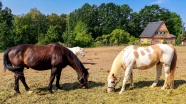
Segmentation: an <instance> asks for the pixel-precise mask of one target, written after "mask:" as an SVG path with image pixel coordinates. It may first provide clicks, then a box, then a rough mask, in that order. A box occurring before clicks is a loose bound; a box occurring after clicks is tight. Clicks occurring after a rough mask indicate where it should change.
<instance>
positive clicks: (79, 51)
mask: <svg viewBox="0 0 186 104" xmlns="http://www.w3.org/2000/svg"><path fill="white" fill-rule="evenodd" d="M67 48H68V49H69V50H71V51H72V52H73V53H74V54H75V55H78V54H81V56H83V57H84V56H85V53H84V49H83V48H81V47H72V48H69V47H67Z"/></svg>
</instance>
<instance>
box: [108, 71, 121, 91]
mask: <svg viewBox="0 0 186 104" xmlns="http://www.w3.org/2000/svg"><path fill="white" fill-rule="evenodd" d="M117 83H118V80H117V78H116V77H115V76H114V74H112V76H111V77H110V78H108V89H107V91H108V92H112V91H114V90H115V86H116V85H117Z"/></svg>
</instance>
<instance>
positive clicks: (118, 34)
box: [110, 29, 130, 45]
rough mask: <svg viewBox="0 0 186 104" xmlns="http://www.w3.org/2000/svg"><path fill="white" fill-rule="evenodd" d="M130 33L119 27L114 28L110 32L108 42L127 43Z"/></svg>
mask: <svg viewBox="0 0 186 104" xmlns="http://www.w3.org/2000/svg"><path fill="white" fill-rule="evenodd" d="M129 36H130V34H129V33H128V32H126V31H124V30H121V29H115V30H113V31H112V33H111V38H110V42H111V43H114V44H118V45H119V44H120V43H128V42H129Z"/></svg>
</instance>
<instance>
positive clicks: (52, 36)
mask: <svg viewBox="0 0 186 104" xmlns="http://www.w3.org/2000/svg"><path fill="white" fill-rule="evenodd" d="M43 37H44V39H43ZM58 38H59V34H58V32H57V30H56V28H55V27H54V26H50V27H49V29H48V31H47V33H46V34H45V35H44V36H42V37H39V41H38V44H49V43H53V42H58Z"/></svg>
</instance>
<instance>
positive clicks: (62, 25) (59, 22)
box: [47, 13, 66, 42]
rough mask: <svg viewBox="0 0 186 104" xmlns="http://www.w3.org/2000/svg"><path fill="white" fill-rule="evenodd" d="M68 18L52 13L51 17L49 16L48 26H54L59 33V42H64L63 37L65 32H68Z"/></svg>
mask: <svg viewBox="0 0 186 104" xmlns="http://www.w3.org/2000/svg"><path fill="white" fill-rule="evenodd" d="M65 18H66V17H64V15H61V16H58V15H57V14H54V13H52V14H51V15H49V16H47V25H48V26H49V28H50V26H53V27H54V28H55V30H56V32H57V34H58V35H59V36H58V41H61V42H64V41H63V38H62V35H63V32H65V30H66V20H65Z"/></svg>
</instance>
